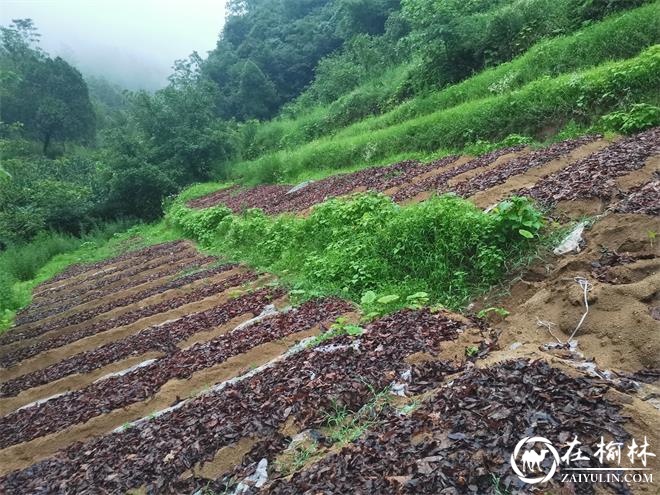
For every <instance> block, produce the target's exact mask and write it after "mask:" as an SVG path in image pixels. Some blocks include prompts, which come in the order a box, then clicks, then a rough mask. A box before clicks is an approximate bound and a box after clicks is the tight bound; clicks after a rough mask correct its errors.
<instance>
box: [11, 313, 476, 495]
mask: <svg viewBox="0 0 660 495" xmlns="http://www.w3.org/2000/svg"><path fill="white" fill-rule="evenodd" d="M462 328H463V324H462V323H459V322H456V321H454V320H451V319H449V318H447V317H446V316H445V315H443V314H441V313H437V314H432V313H430V312H429V311H428V310H420V311H411V310H404V311H402V312H399V313H397V314H394V315H391V316H388V317H384V318H382V319H380V320H377V321H375V322H372V323H371V324H369V325H368V326H367V332H365V333H364V334H363V335H361V336H359V337H355V338H353V337H349V336H341V337H335V338H334V339H332V340H330V341H328V342H327V343H326V345H323V346H320V347H315V348H312V349H306V350H303V351H301V352H299V353H296V354H293V355H290V356H288V357H287V358H286V359H284V360H282V361H279V362H277V363H275V364H274V365H273V366H272V367H270V368H267V369H265V370H263V371H261V372H259V373H256V374H254V375H253V376H251V377H249V378H246V379H245V380H241V381H238V382H235V383H232V384H229V385H228V386H226V387H225V388H223V389H222V390H220V391H217V392H212V393H209V394H206V395H202V396H200V397H197V398H195V399H191V400H190V401H188V402H185V403H182V405H180V407H178V408H176V409H174V410H171V411H169V412H167V413H165V414H162V415H160V416H158V417H156V418H155V419H152V420H150V421H146V422H143V423H140V424H138V425H136V426H135V427H133V428H129V429H126V430H123V431H121V432H117V433H113V434H109V435H105V436H103V437H101V438H98V439H96V440H93V441H90V442H88V443H86V444H83V445H80V444H77V445H72V446H71V447H69V448H67V449H66V450H65V451H62V452H60V453H58V454H56V455H54V456H53V457H50V458H48V459H46V460H44V461H41V462H39V463H37V464H34V465H33V466H31V467H28V468H26V469H23V470H21V471H17V472H13V473H10V474H9V475H7V476H4V477H2V478H0V490H2V491H4V492H5V493H7V494H14V493H21V494H22V493H81V492H85V491H95V492H97V493H105V492H123V491H126V490H129V489H131V488H136V487H140V486H144V485H146V486H147V487H148V488H149V489H152V490H155V491H162V490H165V489H166V488H167V486H169V485H170V484H172V483H174V482H175V481H176V480H177V479H178V478H179V477H180V475H181V474H182V473H183V472H184V471H186V470H188V469H190V468H191V467H192V466H194V465H195V464H197V463H199V462H201V461H204V460H207V461H208V460H211V459H212V458H213V457H214V455H215V453H216V452H217V451H218V450H219V449H220V448H222V447H223V446H227V445H230V444H232V443H234V442H236V441H238V440H239V439H241V438H244V437H247V436H251V435H254V436H258V437H260V436H267V435H269V434H272V433H273V432H275V431H276V430H277V429H278V428H279V427H281V426H282V425H283V424H284V423H285V422H286V421H287V419H289V418H293V419H294V420H295V422H296V423H297V424H298V425H299V426H300V427H301V428H309V427H313V426H318V425H320V424H322V423H323V421H324V411H326V410H328V409H329V408H330V407H331V405H332V404H333V401H337V402H338V403H340V404H344V405H346V406H347V407H348V408H350V409H351V410H357V409H359V408H360V407H361V406H362V405H364V404H365V403H366V402H367V401H368V400H369V399H370V398H371V397H372V390H374V389H375V390H381V389H383V388H384V387H385V386H387V385H388V384H389V383H390V382H391V380H392V379H393V377H396V376H398V375H399V374H400V373H401V372H402V371H403V370H406V369H410V365H408V364H407V363H406V362H405V361H404V358H405V357H406V356H408V355H411V354H413V353H416V352H428V353H435V352H436V351H437V350H438V349H439V346H440V344H441V342H443V341H446V340H452V339H454V338H456V336H457V334H458V332H459V331H460V330H461V329H462ZM332 344H335V346H333V347H328V345H332ZM447 368H448V369H450V370H452V371H454V369H455V368H454V366H453V365H452V364H451V363H447ZM440 379H441V378H440V377H437V379H436V381H437V382H439V380H440Z"/></svg>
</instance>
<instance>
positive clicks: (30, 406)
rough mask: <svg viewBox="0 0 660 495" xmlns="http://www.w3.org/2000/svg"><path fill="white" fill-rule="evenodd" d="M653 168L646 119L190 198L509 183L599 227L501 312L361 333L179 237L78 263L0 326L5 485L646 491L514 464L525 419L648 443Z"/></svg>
mask: <svg viewBox="0 0 660 495" xmlns="http://www.w3.org/2000/svg"><path fill="white" fill-rule="evenodd" d="M659 165H660V129H659V128H656V129H651V130H649V131H646V132H643V133H641V134H638V135H634V136H631V137H626V138H619V139H617V140H615V141H613V142H609V141H607V140H605V139H603V138H602V137H600V136H590V137H585V138H581V139H576V140H571V141H564V142H560V143H556V144H553V145H552V146H550V147H548V148H544V149H537V150H531V149H526V148H521V147H514V148H507V149H502V150H497V151H494V152H492V153H488V154H486V155H482V156H480V157H477V158H474V157H457V156H452V157H447V158H443V159H442V160H438V161H436V162H432V163H430V164H423V163H420V162H415V161H406V162H401V163H397V164H394V165H391V166H389V167H382V168H377V169H367V170H363V171H360V172H356V173H353V174H344V175H337V176H333V177H329V178H327V179H323V180H319V181H316V182H312V183H308V184H302V185H299V186H296V187H295V188H294V187H293V186H292V185H270V186H259V187H256V188H253V189H240V188H238V187H232V188H228V189H224V190H221V191H219V192H216V193H213V194H211V195H208V196H205V197H202V198H199V199H196V200H194V201H191V202H190V203H189V205H190V206H192V207H196V208H203V207H208V206H211V205H216V204H225V205H227V206H228V207H230V208H231V209H233V210H234V211H240V210H242V209H245V208H253V207H259V208H263V209H264V210H265V211H267V212H268V213H271V214H276V213H282V212H294V213H301V214H304V213H305V212H306V211H308V210H309V208H312V207H313V206H314V205H315V204H317V203H319V202H321V201H323V200H324V199H326V198H329V197H335V196H341V195H346V194H350V193H352V192H356V191H365V190H375V191H380V192H383V193H385V194H387V195H389V196H391V197H392V198H393V199H394V200H395V201H397V202H400V203H408V202H416V201H423V200H424V199H426V198H428V197H429V196H430V195H432V194H434V193H444V192H454V193H456V194H458V195H461V196H463V197H466V198H470V199H471V200H472V201H474V202H475V203H476V204H477V205H479V206H481V207H483V208H487V207H490V206H491V205H494V204H496V203H497V202H498V201H500V200H501V199H504V198H506V197H507V196H509V195H511V194H514V193H515V194H524V195H528V196H531V197H533V198H535V199H536V200H538V201H539V202H540V203H542V204H544V205H546V206H547V207H548V208H550V209H551V215H552V216H553V217H554V218H556V219H557V220H558V221H560V222H564V221H567V220H569V219H574V220H575V219H581V218H582V216H584V215H592V216H596V221H595V222H594V223H593V224H592V225H590V226H589V227H588V228H587V230H585V232H584V234H583V239H582V241H581V244H580V246H581V247H580V250H579V252H572V253H569V254H566V255H562V256H559V255H558V256H549V257H548V258H546V259H544V260H543V261H542V262H540V263H539V264H537V265H534V266H532V267H531V268H530V269H529V270H527V271H526V272H525V273H523V274H521V276H520V277H519V278H518V279H517V280H516V281H514V282H513V283H512V284H511V289H510V291H509V292H508V293H507V294H505V295H502V294H499V293H498V294H492V295H489V296H488V297H486V298H484V299H482V300H479V301H475V306H474V313H476V310H478V309H480V308H485V307H489V306H496V305H497V306H503V307H505V308H506V309H508V310H509V311H510V315H509V316H508V317H507V318H506V319H502V318H501V317H498V316H490V317H488V318H486V319H483V318H482V319H479V318H475V317H472V316H464V315H459V314H454V313H450V312H447V311H444V310H437V311H436V310H434V311H431V310H430V309H428V308H422V309H405V310H402V311H400V312H398V313H395V314H392V315H388V316H384V317H381V318H377V319H375V320H372V321H370V322H369V323H361V324H360V325H361V326H357V325H355V324H356V323H357V322H358V320H359V318H360V315H359V314H358V313H357V311H356V308H355V307H353V306H352V305H351V304H350V303H348V302H346V301H342V300H339V299H335V298H327V299H313V300H310V301H307V302H305V303H303V304H301V305H297V306H295V305H291V304H290V303H289V301H288V299H287V296H286V293H285V292H284V291H283V290H282V289H281V288H280V287H279V286H278V285H277V284H275V283H272V282H273V278H272V277H270V276H267V275H261V274H258V273H255V272H253V271H252V270H250V269H249V268H247V267H244V266H238V265H236V264H223V263H222V262H221V261H219V260H216V259H213V258H210V257H207V256H204V255H202V254H200V253H198V252H197V251H196V249H195V247H194V246H193V245H192V244H190V243H188V242H183V241H182V242H172V243H166V244H161V245H156V246H151V247H148V248H144V249H142V250H138V251H133V252H129V253H126V254H123V255H121V256H119V257H116V258H114V259H110V260H107V261H104V262H100V263H96V264H93V265H77V266H72V267H70V268H69V269H67V270H66V271H65V272H63V273H62V274H60V275H58V276H57V277H55V278H53V279H51V280H50V281H48V282H46V283H44V284H42V285H41V286H39V287H37V289H36V290H35V292H34V298H33V302H32V304H31V305H30V306H28V307H27V308H25V310H24V311H23V312H21V313H20V314H19V315H18V317H17V321H16V327H15V328H13V329H11V330H10V331H8V332H6V333H5V334H3V335H2V336H0V366H1V367H2V368H0V380H1V382H2V383H1V384H0V415H1V416H2V417H0V428H1V431H2V436H1V437H0V492H2V493H8V494H26V493H30V494H32V493H177V494H183V493H198V494H202V493H208V494H210V493H237V494H238V493H262V492H263V493H314V494H316V493H328V494H330V493H333V494H335V493H374V494H385V493H411V494H421V493H429V494H440V493H441V494H458V493H477V494H486V493H493V494H496V493H528V492H530V493H532V492H533V493H550V492H552V493H555V492H556V493H631V492H632V493H657V485H653V484H643V483H642V484H632V485H631V484H626V483H624V482H611V483H606V484H599V485H598V488H597V489H596V488H594V487H595V486H596V485H594V484H589V483H586V484H585V483H581V484H579V486H577V485H576V484H570V483H569V484H565V483H562V482H560V476H559V475H556V476H555V478H553V479H552V480H551V481H549V482H548V483H547V484H545V485H543V487H544V488H543V489H544V490H546V491H545V492H544V491H540V490H536V488H534V486H533V485H525V484H523V483H522V482H521V481H520V480H519V478H518V477H517V476H516V475H515V473H514V472H513V471H512V470H511V466H510V464H509V457H510V456H511V454H512V452H513V450H514V448H515V446H516V444H517V443H518V442H519V440H520V439H521V438H523V437H524V436H530V435H532V434H533V435H535V436H543V437H546V438H548V439H551V440H552V441H553V442H554V443H555V445H556V446H557V447H558V448H559V447H560V446H561V448H562V451H563V450H565V448H566V447H567V445H568V442H570V440H572V439H573V437H574V436H575V437H578V438H579V439H580V441H581V442H582V445H583V448H585V452H587V453H589V454H594V452H595V448H591V447H587V446H593V445H595V444H596V443H597V442H598V441H599V440H600V438H601V436H605V437H607V439H608V440H611V439H613V440H617V441H621V442H629V441H630V439H631V438H635V439H636V440H637V442H638V443H640V442H641V441H643V440H642V439H643V438H646V439H648V443H649V444H650V446H651V447H650V450H651V451H654V452H657V450H658V447H659V446H660V438H659V437H658V432H657V423H658V419H660V412H659V408H660V405H659V403H658V401H657V397H658V393H659V392H660V391H659V390H658V387H657V379H658V377H660V337H659V335H658V320H659V319H660V302H659V301H658V287H660V280H659V277H660V270H659V268H660V261H659V258H658V245H657V242H656V241H655V240H654V236H653V235H651V234H650V233H655V232H657V231H658V230H660V221H659V219H658V212H659V211H658V204H660V198H659V196H658V194H659V193H658V181H659V180H660V171H659ZM579 280H586V281H588V283H589V285H588V286H587V289H586V290H585V289H584V286H583V285H580V282H579ZM585 298H586V300H587V302H588V304H589V306H588V314H587V317H586V318H585V319H584V322H583V324H582V325H580V328H579V333H578V334H577V335H576V339H577V345H575V344H573V345H568V344H565V343H566V342H567V341H568V338H569V336H571V334H572V333H573V331H574V330H575V329H576V326H578V322H579V321H580V319H581V317H582V315H583V314H584V311H585V306H584V300H585ZM491 314H492V313H491ZM337 321H339V323H335V322H337ZM333 324H334V325H333ZM321 335H323V337H320V336H321ZM559 344H562V345H559ZM468 349H469V352H467V350H468ZM654 449H655V450H654ZM659 455H660V454H659ZM549 461H550V459H548V460H547V462H546V464H547V463H548V462H549ZM546 464H544V465H546ZM577 466H579V467H581V468H594V467H598V466H599V464H597V463H596V460H595V458H594V457H589V459H588V460H582V461H579V463H578V464H577ZM648 467H649V468H650V469H655V470H657V468H658V467H660V465H659V463H658V461H657V457H656V458H649V465H648ZM563 468H564V466H559V471H560V474H561V472H563V471H562V470H563ZM564 472H565V471H564ZM535 490H536V491H535Z"/></svg>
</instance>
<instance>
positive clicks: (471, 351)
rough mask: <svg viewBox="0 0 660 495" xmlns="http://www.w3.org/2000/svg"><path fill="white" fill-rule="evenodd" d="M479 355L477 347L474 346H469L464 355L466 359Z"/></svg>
mask: <svg viewBox="0 0 660 495" xmlns="http://www.w3.org/2000/svg"><path fill="white" fill-rule="evenodd" d="M477 354H479V347H477V346H476V345H469V346H467V347H466V348H465V355H466V356H467V357H474V356H476V355H477Z"/></svg>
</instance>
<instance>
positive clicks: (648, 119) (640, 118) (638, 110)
mask: <svg viewBox="0 0 660 495" xmlns="http://www.w3.org/2000/svg"><path fill="white" fill-rule="evenodd" d="M600 124H601V126H602V128H603V129H605V130H608V131H614V132H620V133H623V134H632V133H635V132H640V131H643V130H644V129H649V128H651V127H655V126H658V125H660V108H659V107H657V106H655V105H648V104H646V103H639V104H636V105H632V106H631V107H630V109H629V110H622V111H619V112H612V113H608V114H607V115H604V116H603V117H602V118H601V120H600Z"/></svg>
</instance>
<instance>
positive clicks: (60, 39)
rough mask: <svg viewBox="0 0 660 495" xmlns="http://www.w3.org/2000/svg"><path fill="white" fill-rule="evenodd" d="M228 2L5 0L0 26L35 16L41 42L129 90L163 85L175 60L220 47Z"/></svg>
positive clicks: (53, 52)
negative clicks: (219, 36) (226, 3)
mask: <svg viewBox="0 0 660 495" xmlns="http://www.w3.org/2000/svg"><path fill="white" fill-rule="evenodd" d="M224 15H225V0H3V1H2V3H1V5H0V24H1V25H3V26H4V25H8V24H9V23H10V22H11V20H12V19H17V18H26V17H29V18H31V19H32V20H33V21H34V23H35V25H36V26H37V28H38V29H39V32H40V33H41V41H40V46H41V47H42V48H43V49H44V50H46V51H47V52H49V53H50V54H51V55H53V56H55V55H59V56H61V57H62V58H64V59H66V60H67V61H69V62H70V63H72V64H73V65H75V66H76V67H77V68H78V69H79V70H80V71H81V72H82V73H83V74H84V75H93V76H102V77H105V78H106V79H108V80H109V81H111V82H114V83H116V84H118V85H120V86H122V87H123V88H127V89H147V90H155V89H158V88H160V87H163V86H164V85H165V84H166V82H167V76H168V75H169V74H170V73H171V68H172V63H173V62H174V60H176V59H180V58H185V57H187V56H188V55H189V54H190V53H192V52H193V51H197V52H199V53H200V54H201V55H204V54H205V53H206V52H207V51H208V50H211V49H213V48H214V47H215V44H216V41H217V38H218V35H219V33H220V31H221V29H222V24H223V21H224Z"/></svg>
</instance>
